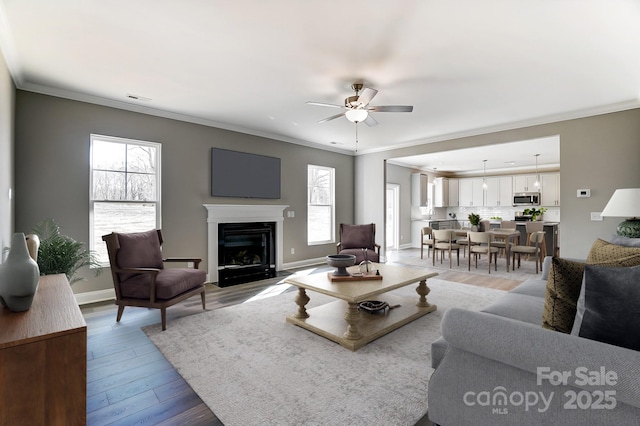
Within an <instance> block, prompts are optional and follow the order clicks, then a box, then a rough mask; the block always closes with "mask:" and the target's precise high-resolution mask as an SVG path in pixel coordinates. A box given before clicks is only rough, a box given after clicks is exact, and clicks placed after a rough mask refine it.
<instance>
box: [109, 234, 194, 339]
mask: <svg viewBox="0 0 640 426" xmlns="http://www.w3.org/2000/svg"><path fill="white" fill-rule="evenodd" d="M102 240H103V241H104V242H105V243H107V251H108V253H109V262H110V263H111V275H112V277H113V286H114V288H115V291H116V305H118V316H117V318H116V321H118V322H120V319H121V318H122V313H123V312H124V308H125V306H138V307H143V308H156V309H160V315H161V318H162V330H166V329H167V313H166V309H167V307H169V306H172V305H175V304H176V303H178V302H180V301H182V300H185V299H187V298H189V297H191V296H195V295H197V294H199V295H200V297H201V298H202V309H205V294H204V293H205V287H204V282H205V281H206V273H205V271H202V270H199V269H198V265H199V263H200V262H201V261H202V259H197V258H183V257H181V258H167V259H163V258H162V251H161V248H160V247H161V245H162V242H163V239H162V231H160V230H159V229H157V230H156V229H153V230H151V231H147V232H136V233H129V234H121V233H116V232H113V233H111V234H108V235H103V236H102ZM165 262H193V265H194V268H193V269H190V268H167V269H165V268H164V263H165Z"/></svg>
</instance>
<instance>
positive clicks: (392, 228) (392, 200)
mask: <svg viewBox="0 0 640 426" xmlns="http://www.w3.org/2000/svg"><path fill="white" fill-rule="evenodd" d="M386 198H387V206H386V208H387V223H386V224H385V227H386V243H387V247H386V248H387V250H398V249H399V248H400V185H398V184H397V183H388V184H387V197H386Z"/></svg>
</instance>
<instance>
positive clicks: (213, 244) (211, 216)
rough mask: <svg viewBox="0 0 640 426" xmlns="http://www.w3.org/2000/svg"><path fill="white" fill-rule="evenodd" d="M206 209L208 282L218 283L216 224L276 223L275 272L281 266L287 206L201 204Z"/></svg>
mask: <svg viewBox="0 0 640 426" xmlns="http://www.w3.org/2000/svg"><path fill="white" fill-rule="evenodd" d="M203 206H204V207H205V208H206V209H207V213H208V214H207V241H208V242H207V252H208V253H207V267H208V271H209V281H210V282H218V224H220V223H243V222H275V223H276V271H280V270H282V264H283V251H284V250H283V247H282V246H283V244H284V238H283V232H282V231H283V229H282V228H283V224H284V210H285V209H286V208H287V207H289V206H288V205H274V204H261V205H257V204H203Z"/></svg>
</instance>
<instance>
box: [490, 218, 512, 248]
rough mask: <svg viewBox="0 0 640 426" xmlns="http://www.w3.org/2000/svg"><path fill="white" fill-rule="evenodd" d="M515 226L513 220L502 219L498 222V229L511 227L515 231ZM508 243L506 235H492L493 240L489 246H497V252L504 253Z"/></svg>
mask: <svg viewBox="0 0 640 426" xmlns="http://www.w3.org/2000/svg"><path fill="white" fill-rule="evenodd" d="M516 226H517V224H516V221H515V220H503V221H502V222H500V229H512V230H514V231H515V230H516ZM509 244H510V243H509V239H508V238H507V237H498V236H496V235H494V236H493V240H491V247H497V248H498V254H502V253H506V252H507V248H508V246H509Z"/></svg>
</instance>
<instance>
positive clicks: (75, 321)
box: [0, 274, 87, 425]
mask: <svg viewBox="0 0 640 426" xmlns="http://www.w3.org/2000/svg"><path fill="white" fill-rule="evenodd" d="M86 389H87V325H86V323H85V321H84V318H83V317H82V313H81V312H80V308H79V307H78V304H77V303H76V300H75V298H74V296H73V292H72V291H71V286H70V285H69V282H68V281H67V278H66V277H65V276H64V274H60V275H48V276H43V277H40V283H39V285H38V290H37V292H36V295H35V297H34V299H33V305H32V306H31V309H29V310H28V311H26V312H11V311H9V310H8V309H6V308H4V309H3V308H1V307H0V425H27V424H28V425H84V424H86V393H87V390H86Z"/></svg>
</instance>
